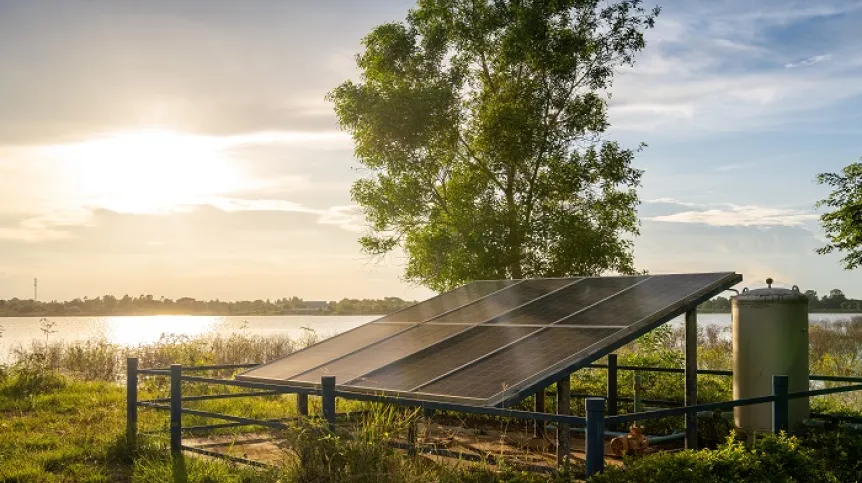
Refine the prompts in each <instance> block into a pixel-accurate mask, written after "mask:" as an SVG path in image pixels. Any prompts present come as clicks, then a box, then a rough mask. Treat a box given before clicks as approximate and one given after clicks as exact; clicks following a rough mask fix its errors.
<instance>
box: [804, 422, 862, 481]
mask: <svg viewBox="0 0 862 483" xmlns="http://www.w3.org/2000/svg"><path fill="white" fill-rule="evenodd" d="M801 439H802V446H804V447H805V448H807V449H809V450H811V451H812V452H813V456H814V458H815V459H817V460H818V461H825V462H826V466H827V467H828V468H829V469H830V470H831V471H832V473H834V474H835V476H836V477H837V478H838V481H841V482H842V483H854V482H855V483H859V482H862V433H859V432H852V431H849V430H846V429H836V430H829V431H815V430H811V431H809V432H808V433H807V434H805V435H804V436H803V437H802V438H801Z"/></svg>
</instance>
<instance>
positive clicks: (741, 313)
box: [731, 279, 809, 433]
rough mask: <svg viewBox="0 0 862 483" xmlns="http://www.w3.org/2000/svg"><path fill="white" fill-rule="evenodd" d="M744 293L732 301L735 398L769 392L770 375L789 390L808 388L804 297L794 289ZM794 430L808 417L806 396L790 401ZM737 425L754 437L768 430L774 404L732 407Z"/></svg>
mask: <svg viewBox="0 0 862 483" xmlns="http://www.w3.org/2000/svg"><path fill="white" fill-rule="evenodd" d="M767 284H768V285H769V287H768V288H763V289H757V290H748V289H745V290H743V292H742V293H740V294H739V295H737V296H735V297H733V298H732V303H731V306H732V310H733V398H734V399H743V398H750V397H757V396H768V395H770V394H772V376H773V375H786V376H788V378H789V381H788V382H789V390H790V392H797V391H807V390H808V297H806V296H805V295H804V294H802V293H800V292H799V289H798V288H797V287H795V286H794V287H793V289H792V290H788V289H782V288H772V280H771V279H769V280H767ZM789 410H790V425H789V428H790V429H791V431H792V430H794V429H795V428H798V427H799V424H800V423H801V422H802V420H803V419H807V418H808V416H809V405H808V399H807V398H801V399H794V400H791V401H790V407H789ZM733 414H734V421H735V423H736V426H737V427H739V428H740V429H742V430H743V431H744V432H747V433H753V432H759V431H770V430H771V429H772V404H758V405H753V406H742V407H737V408H735V409H734V413H733Z"/></svg>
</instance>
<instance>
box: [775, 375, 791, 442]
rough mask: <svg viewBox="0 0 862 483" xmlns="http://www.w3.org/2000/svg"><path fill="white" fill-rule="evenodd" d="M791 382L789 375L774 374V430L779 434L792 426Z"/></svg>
mask: <svg viewBox="0 0 862 483" xmlns="http://www.w3.org/2000/svg"><path fill="white" fill-rule="evenodd" d="M788 387H789V382H788V378H787V376H772V395H773V396H775V400H774V401H772V432H773V433H775V434H778V433H780V432H782V431H785V432H786V431H788V429H789V426H790V409H789V404H788V403H789V399H788V398H787V392H788Z"/></svg>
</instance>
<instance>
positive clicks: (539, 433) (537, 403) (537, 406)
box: [533, 389, 547, 439]
mask: <svg viewBox="0 0 862 483" xmlns="http://www.w3.org/2000/svg"><path fill="white" fill-rule="evenodd" d="M533 411H535V412H537V413H543V412H545V390H544V389H542V390H541V391H539V392H537V393H536V395H535V396H534V397H533ZM545 429H547V423H545V422H544V421H539V420H538V419H537V420H535V421H533V436H534V437H536V438H541V439H544V438H545Z"/></svg>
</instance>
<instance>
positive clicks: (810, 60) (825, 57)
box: [784, 54, 832, 69]
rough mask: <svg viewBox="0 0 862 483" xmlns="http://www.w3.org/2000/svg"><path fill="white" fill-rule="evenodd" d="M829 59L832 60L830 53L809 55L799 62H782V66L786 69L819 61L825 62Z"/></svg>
mask: <svg viewBox="0 0 862 483" xmlns="http://www.w3.org/2000/svg"><path fill="white" fill-rule="evenodd" d="M830 60H832V55H831V54H823V55H815V56H813V57H809V58H807V59H805V60H801V61H799V62H791V63H789V64H784V67H786V68H788V69H792V68H794V67H801V66H807V65H814V64H819V63H821V62H827V61H830Z"/></svg>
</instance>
